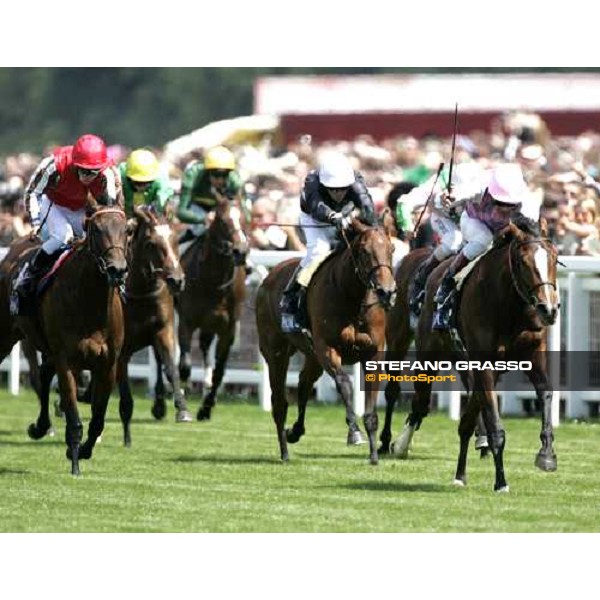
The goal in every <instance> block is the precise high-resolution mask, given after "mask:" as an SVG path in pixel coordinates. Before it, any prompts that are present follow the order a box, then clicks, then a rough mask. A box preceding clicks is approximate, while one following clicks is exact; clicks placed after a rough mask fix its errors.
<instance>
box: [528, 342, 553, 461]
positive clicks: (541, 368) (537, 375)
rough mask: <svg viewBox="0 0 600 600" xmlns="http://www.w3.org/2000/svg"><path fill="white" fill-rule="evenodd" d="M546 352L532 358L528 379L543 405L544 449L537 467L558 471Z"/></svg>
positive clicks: (538, 353) (538, 458) (542, 431)
mask: <svg viewBox="0 0 600 600" xmlns="http://www.w3.org/2000/svg"><path fill="white" fill-rule="evenodd" d="M545 361H546V355H545V352H535V353H534V355H533V357H532V365H533V368H532V369H531V370H530V371H527V377H528V378H529V381H531V383H532V384H533V387H534V388H535V393H536V396H537V399H538V401H539V402H540V403H541V405H542V430H541V432H540V440H541V442H542V447H541V448H540V451H539V452H538V453H537V455H536V457H535V466H536V467H538V468H539V469H541V470H542V471H556V468H557V464H556V454H555V453H554V448H553V446H552V444H553V442H554V430H553V427H552V386H551V385H550V382H549V381H548V375H547V368H546V364H545Z"/></svg>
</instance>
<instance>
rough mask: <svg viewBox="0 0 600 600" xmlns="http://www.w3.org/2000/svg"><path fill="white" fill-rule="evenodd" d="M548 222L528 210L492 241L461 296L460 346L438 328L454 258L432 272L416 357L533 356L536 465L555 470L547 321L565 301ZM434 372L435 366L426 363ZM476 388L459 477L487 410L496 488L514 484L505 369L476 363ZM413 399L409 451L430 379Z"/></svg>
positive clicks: (460, 481) (406, 439)
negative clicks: (502, 386) (508, 464)
mask: <svg viewBox="0 0 600 600" xmlns="http://www.w3.org/2000/svg"><path fill="white" fill-rule="evenodd" d="M544 236H545V229H544V225H543V224H542V229H541V231H540V227H539V226H538V225H537V224H536V223H533V222H532V221H529V220H528V219H526V218H525V217H517V218H514V219H513V223H511V224H510V225H509V226H508V227H506V228H505V229H504V230H503V231H502V232H500V233H499V234H498V236H497V237H496V239H495V241H494V244H493V246H492V249H491V250H490V251H489V252H488V253H487V254H485V255H484V256H483V257H482V258H481V259H480V260H479V261H478V262H477V264H476V265H475V266H474V267H473V270H472V272H471V273H470V274H469V276H468V277H467V278H466V279H465V281H464V284H463V286H462V289H461V290H460V293H459V296H458V297H457V298H456V300H455V302H456V304H455V310H454V316H453V319H454V323H455V327H456V330H457V332H458V335H459V337H460V340H461V342H462V346H463V347H462V348H457V345H456V342H455V341H454V340H453V338H452V335H451V333H450V332H446V331H443V332H440V331H435V330H434V331H432V329H431V325H432V321H433V313H434V310H435V301H434V296H435V293H436V290H437V287H438V285H439V282H440V280H441V278H442V276H443V274H444V271H445V268H446V267H447V265H448V262H445V263H442V264H441V265H439V266H438V267H437V268H436V269H435V270H434V271H433V272H432V274H431V275H430V277H429V280H428V282H427V286H426V295H425V303H424V305H423V310H422V313H421V316H420V318H419V323H418V327H417V331H416V347H417V359H418V360H420V361H423V360H427V361H432V360H435V358H436V356H442V355H443V356H445V357H447V356H448V353H452V355H453V356H454V357H455V358H463V359H464V358H465V353H466V356H467V357H468V358H469V359H473V360H480V361H481V359H482V357H485V360H490V361H495V360H511V359H517V360H528V361H531V363H532V369H531V370H529V371H525V372H526V374H527V376H528V378H529V380H530V382H531V383H532V385H533V387H534V388H535V392H536V396H537V398H538V400H539V402H540V403H541V405H542V407H543V409H542V419H541V420H542V426H541V433H540V440H541V444H542V445H541V449H540V450H539V452H538V453H537V455H536V459H535V465H536V466H537V467H538V468H540V469H542V470H544V471H554V470H556V465H557V463H556V454H555V453H554V448H553V441H554V434H553V428H552V420H551V401H552V386H551V383H550V381H549V378H548V365H547V355H546V352H545V351H546V328H547V327H548V326H549V325H552V324H553V323H554V322H555V321H556V317H557V314H558V310H559V308H560V304H559V297H558V292H557V288H556V263H557V260H558V259H557V251H556V248H555V247H554V245H553V244H552V243H551V242H550V241H549V240H548V239H546V238H545V237H544ZM427 373H428V374H429V375H435V373H436V372H435V371H431V370H430V371H427ZM471 374H472V378H473V392H472V393H471V395H470V396H469V401H468V403H467V407H466V409H465V411H464V412H463V415H462V417H461V420H460V424H459V428H458V433H459V437H460V451H459V457H458V464H457V469H456V475H455V483H456V484H457V485H466V465H467V452H468V443H469V439H470V437H471V436H472V435H473V431H474V429H475V424H476V419H477V415H478V414H479V412H480V411H481V412H482V415H483V420H484V423H485V428H486V430H487V435H488V442H489V446H490V451H491V453H492V456H493V458H494V465H495V483H494V490H496V491H508V489H509V488H508V485H507V483H506V478H505V474H504V464H503V454H504V447H505V432H504V428H503V425H502V422H501V419H500V415H499V411H498V400H497V396H496V392H495V387H496V384H497V381H498V379H499V377H500V375H501V372H500V371H494V370H491V369H485V370H473V371H471ZM415 393H416V396H415V401H414V402H413V406H412V411H411V414H410V415H409V417H408V419H407V424H406V426H405V430H404V431H403V433H402V435H401V436H400V438H399V439H398V440H397V441H396V443H395V444H394V446H395V447H396V446H398V447H399V448H400V450H399V452H403V451H404V449H405V448H407V447H408V445H409V443H410V439H411V438H412V434H413V433H414V431H415V430H416V429H417V428H418V427H419V425H420V424H421V422H422V420H423V418H424V417H425V416H426V415H427V413H428V410H429V402H430V396H431V383H427V382H426V381H418V382H416V383H415Z"/></svg>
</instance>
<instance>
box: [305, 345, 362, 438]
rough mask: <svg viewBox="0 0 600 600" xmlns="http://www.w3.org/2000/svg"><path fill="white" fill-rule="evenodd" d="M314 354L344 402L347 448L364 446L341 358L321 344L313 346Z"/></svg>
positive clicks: (349, 383)
mask: <svg viewBox="0 0 600 600" xmlns="http://www.w3.org/2000/svg"><path fill="white" fill-rule="evenodd" d="M315 354H316V355H317V357H318V359H319V362H320V363H321V364H322V365H323V366H324V367H325V370H326V371H327V373H329V375H331V377H333V380H334V381H335V387H336V388H337V391H338V393H339V394H340V396H341V397H342V400H343V401H344V405H345V407H346V424H347V425H348V437H347V439H346V443H347V444H348V446H352V445H355V446H356V445H358V444H364V443H365V440H364V438H363V435H362V433H361V431H360V427H359V426H358V423H357V422H356V414H355V412H354V407H353V405H352V382H351V381H350V377H349V376H348V374H347V373H346V372H345V371H344V370H343V369H342V357H341V356H340V355H339V353H338V352H337V350H334V349H333V348H330V347H328V346H326V345H324V344H323V343H319V344H318V345H317V344H315Z"/></svg>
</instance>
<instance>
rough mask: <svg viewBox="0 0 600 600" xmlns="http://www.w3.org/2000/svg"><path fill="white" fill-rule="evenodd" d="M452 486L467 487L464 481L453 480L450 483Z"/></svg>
mask: <svg viewBox="0 0 600 600" xmlns="http://www.w3.org/2000/svg"><path fill="white" fill-rule="evenodd" d="M452 485H453V486H455V487H467V484H466V482H465V481H463V480H462V479H455V480H454V481H453V482H452Z"/></svg>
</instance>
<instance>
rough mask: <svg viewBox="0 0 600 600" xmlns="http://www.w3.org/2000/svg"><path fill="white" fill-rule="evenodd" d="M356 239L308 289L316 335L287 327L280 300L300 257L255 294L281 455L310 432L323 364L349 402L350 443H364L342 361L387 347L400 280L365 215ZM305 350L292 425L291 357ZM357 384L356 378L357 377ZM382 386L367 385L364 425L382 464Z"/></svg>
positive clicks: (382, 238) (387, 246)
mask: <svg viewBox="0 0 600 600" xmlns="http://www.w3.org/2000/svg"><path fill="white" fill-rule="evenodd" d="M352 227H353V229H354V232H355V233H356V237H355V238H354V240H353V241H352V242H351V243H348V241H347V240H346V247H345V249H344V250H343V251H341V252H337V253H334V254H333V255H332V256H330V257H329V258H328V259H327V260H326V261H325V262H324V263H323V264H322V265H321V266H320V267H319V269H318V270H317V272H316V273H315V274H314V276H313V278H312V280H311V282H310V285H309V287H308V290H307V308H308V314H309V319H310V323H311V327H310V329H311V334H312V337H311V340H310V341H309V340H307V338H306V336H305V335H304V334H302V333H292V334H286V333H283V331H282V329H281V311H280V307H279V302H280V299H281V296H282V293H283V290H284V288H285V286H286V284H287V282H288V280H289V278H290V277H291V276H292V273H293V272H294V270H295V268H296V266H297V264H298V259H292V260H289V261H286V262H284V263H281V264H279V265H277V266H276V267H275V268H273V269H272V271H271V272H270V273H269V275H268V276H267V277H266V278H265V280H264V281H263V283H262V284H261V286H260V288H259V289H258V293H257V297H256V323H257V326H258V335H259V346H260V351H261V353H262V355H263V356H264V358H265V360H266V362H267V364H268V367H269V380H270V383H271V390H272V395H271V402H272V407H273V408H272V415H273V420H274V421H275V426H276V428H277V437H278V439H279V448H280V452H281V459H282V460H283V461H287V460H288V459H289V455H288V448H287V443H288V442H290V443H292V444H293V443H295V442H297V441H298V440H299V439H300V437H301V436H302V435H303V434H304V432H305V429H304V419H305V413H306V404H307V402H308V396H309V394H310V392H311V390H312V388H313V385H314V383H315V382H316V380H317V379H318V378H319V377H320V376H321V374H322V372H323V369H325V370H326V371H327V373H329V375H331V377H333V379H334V381H335V384H336V387H337V390H338V392H339V393H340V394H341V396H342V399H343V401H344V404H345V407H346V423H347V425H348V428H349V430H348V443H349V444H356V443H360V442H362V436H361V432H360V429H359V427H358V425H357V423H356V415H355V413H354V409H353V407H352V382H351V381H350V378H349V377H348V375H347V374H346V373H345V372H344V370H343V368H342V365H343V364H353V363H356V362H358V361H359V360H361V358H368V357H370V356H372V355H373V354H375V353H376V352H378V351H379V352H381V351H383V348H384V345H385V322H386V314H385V313H386V310H387V309H389V307H390V306H391V305H392V303H393V301H394V296H395V293H396V285H395V283H394V277H393V274H392V267H391V260H392V250H393V249H392V243H391V241H390V239H389V237H388V236H387V235H386V234H385V233H384V232H383V231H382V230H381V229H378V228H372V227H367V226H366V225H363V224H362V223H360V221H358V220H356V219H355V220H354V221H353V225H352ZM298 350H300V351H301V352H302V353H303V354H304V355H305V361H304V367H303V369H302V372H301V373H300V380H299V385H298V418H297V420H296V423H295V424H294V425H293V427H292V428H291V429H287V430H286V429H285V421H286V416H287V408H288V403H287V398H286V386H285V380H286V374H287V370H288V364H289V360H290V357H291V356H292V355H293V354H294V353H295V352H296V351H298ZM355 384H357V382H355ZM376 399H377V389H376V386H373V388H372V389H370V390H367V394H366V407H365V414H364V425H365V428H366V430H367V433H368V436H369V444H370V460H371V463H372V464H377V462H378V456H377V448H376V446H375V437H376V435H377V412H376Z"/></svg>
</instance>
